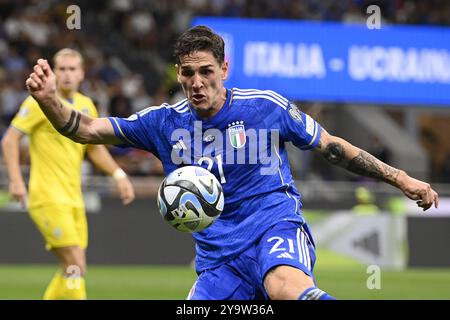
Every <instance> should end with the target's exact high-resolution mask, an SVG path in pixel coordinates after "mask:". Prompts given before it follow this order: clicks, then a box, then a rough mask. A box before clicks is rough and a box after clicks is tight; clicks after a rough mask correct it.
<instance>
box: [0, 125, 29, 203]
mask: <svg viewBox="0 0 450 320" xmlns="http://www.w3.org/2000/svg"><path fill="white" fill-rule="evenodd" d="M23 136H24V134H23V133H22V132H20V131H19V130H17V129H16V128H14V127H9V128H8V130H6V133H5V135H4V136H3V139H2V151H3V159H4V161H5V165H6V168H7V170H8V177H9V194H10V195H11V197H12V198H13V200H15V201H19V202H20V203H21V205H22V207H23V208H25V206H26V197H27V188H26V186H25V181H24V179H23V176H22V172H21V170H20V162H19V160H20V140H21V139H22V137H23Z"/></svg>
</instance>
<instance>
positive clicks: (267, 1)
mask: <svg viewBox="0 0 450 320" xmlns="http://www.w3.org/2000/svg"><path fill="white" fill-rule="evenodd" d="M72 4H74V2H73V1H65V0H64V1H56V0H46V1H40V0H0V7H1V10H0V21H1V23H0V61H1V63H0V115H1V119H0V134H3V132H4V130H5V129H6V128H7V126H8V125H9V122H10V121H11V119H12V117H13V116H14V114H15V113H16V112H17V110H18V107H19V105H20V103H21V102H22V101H23V100H24V99H25V98H26V96H27V95H28V94H27V91H26V89H25V86H24V81H25V79H26V78H27V77H28V75H29V73H30V70H31V67H32V65H33V64H34V63H35V61H36V59H37V58H39V57H51V56H52V55H53V54H54V53H55V52H56V51H57V50H59V49H61V48H64V47H72V48H75V49H78V50H80V51H81V52H82V53H83V55H84V57H85V61H84V65H85V69H86V78H85V81H84V83H83V85H82V88H81V89H82V90H81V91H82V92H83V93H84V94H86V95H87V96H89V97H91V98H92V99H93V100H94V102H95V104H96V105H97V108H98V110H99V114H100V115H101V116H107V115H112V116H125V117H126V116H128V115H130V114H132V113H134V112H136V111H138V110H140V109H142V108H144V107H146V106H149V105H158V104H160V103H162V102H166V101H169V102H175V101H177V100H178V99H179V98H180V97H181V96H182V93H181V91H180V87H179V86H178V84H177V82H176V75H175V69H174V66H173V65H174V58H173V56H172V51H173V50H172V49H173V48H172V44H173V43H174V40H175V39H176V38H177V36H178V35H179V34H180V33H181V32H182V31H183V30H185V29H186V28H188V27H189V25H190V23H191V19H192V17H193V16H195V15H211V16H225V17H252V18H283V19H307V20H319V21H343V22H348V23H354V22H365V21H366V20H365V19H366V8H367V6H368V5H371V4H376V5H378V6H379V7H380V8H381V13H382V18H383V20H384V22H386V23H403V24H423V25H450V2H448V1H445V0H431V1H420V0H384V1H365V0H345V1H332V0H323V1H315V0H305V1H299V0H279V1H271V0H211V1H209V0H171V1H165V0H152V1H144V0H111V1H108V0H99V1H89V0H86V1H76V2H75V4H77V5H78V6H79V7H80V8H81V28H80V29H79V30H77V29H75V30H68V28H67V26H66V19H67V17H68V13H67V12H66V10H67V7H68V6H69V5H72ZM302 105H304V106H305V108H306V111H307V112H310V113H312V114H313V115H314V116H315V117H316V118H317V119H318V121H319V122H320V121H322V120H324V121H325V122H326V119H325V118H326V116H327V112H326V110H325V109H326V108H322V106H321V105H320V104H318V103H304V104H302ZM422 122H424V121H422ZM425 122H426V121H425ZM449 130H450V129H449V128H448V127H447V128H446V129H445V126H444V132H442V130H441V131H437V132H436V133H434V134H435V135H445V132H447V134H446V136H447V137H448V136H450V132H448V131H449ZM422 133H423V134H424V135H425V134H427V133H428V135H427V136H426V137H428V139H432V140H433V139H439V136H433V135H432V134H429V131H426V130H422ZM430 136H431V138H429V137H430ZM426 137H425V138H426ZM432 142H433V141H431V146H432V145H433V143H432ZM428 144H430V141H428V140H427V141H425V142H424V146H425V148H428V147H427V146H428ZM431 146H430V148H431ZM381 148H382V146H381ZM428 149H429V148H428ZM445 150H447V151H438V152H440V153H441V154H439V156H438V158H439V159H440V160H439V161H437V160H435V159H433V161H432V164H433V168H432V172H433V176H434V177H435V178H437V177H439V179H440V180H444V181H447V182H450V169H449V168H448V163H450V161H448V160H445V159H450V146H449V148H447V149H445ZM111 152H112V153H113V155H114V157H115V158H116V159H117V161H118V162H119V164H120V165H121V166H122V167H123V168H124V169H125V170H126V171H127V172H128V173H130V174H131V175H143V176H146V175H161V174H162V168H161V165H160V164H159V161H158V160H157V159H156V158H155V157H154V156H152V155H150V154H148V153H145V152H141V151H138V150H135V149H120V148H116V147H113V148H111ZM308 158H309V159H308ZM310 158H311V156H306V155H305V156H304V158H303V159H302V161H303V166H304V165H305V163H306V164H308V163H311V159H310ZM442 159H443V160H442ZM24 161H25V162H26V161H27V159H26V158H24ZM301 165H302V164H301V162H299V164H298V166H299V167H294V168H293V169H294V170H293V171H294V173H300V172H301V171H302V170H303V169H302V168H301V167H300V166H301ZM322 169H323V168H321V167H320V165H319V166H318V167H317V168H315V171H316V172H317V173H319V172H320V175H321V176H324V175H325V176H326V172H325V173H324V170H322Z"/></svg>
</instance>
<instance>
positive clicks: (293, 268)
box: [257, 221, 334, 300]
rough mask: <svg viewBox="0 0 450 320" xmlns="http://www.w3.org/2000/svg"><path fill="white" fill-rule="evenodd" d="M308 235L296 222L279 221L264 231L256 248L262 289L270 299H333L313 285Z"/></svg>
mask: <svg viewBox="0 0 450 320" xmlns="http://www.w3.org/2000/svg"><path fill="white" fill-rule="evenodd" d="M310 238H311V236H310V234H308V233H307V232H306V231H305V229H304V228H303V227H302V226H301V225H300V223H298V222H292V221H283V222H281V223H278V224H277V225H275V226H274V227H273V228H271V229H270V230H269V231H267V232H266V233H265V234H264V236H263V238H262V239H261V242H260V243H259V245H258V247H257V249H258V261H259V264H260V272H261V275H262V277H261V278H262V281H263V287H264V291H265V293H266V294H267V296H268V298H270V299H272V300H297V299H301V300H319V299H321V300H325V299H334V298H333V297H331V296H330V295H328V294H327V293H326V292H324V291H322V290H320V289H319V288H317V287H316V286H315V280H314V276H313V273H312V271H313V268H314V263H315V260H316V256H315V248H314V245H313V244H312V241H311V240H310Z"/></svg>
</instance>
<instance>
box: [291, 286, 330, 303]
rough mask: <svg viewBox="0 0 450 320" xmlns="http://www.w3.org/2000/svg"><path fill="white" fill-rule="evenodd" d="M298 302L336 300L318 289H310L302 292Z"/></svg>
mask: <svg viewBox="0 0 450 320" xmlns="http://www.w3.org/2000/svg"><path fill="white" fill-rule="evenodd" d="M298 300H336V298H335V297H333V296H330V295H329V294H328V293H326V292H325V291H323V290H320V289H319V288H316V287H311V288H308V289H306V290H305V291H303V293H302V294H301V295H300V296H299V297H298Z"/></svg>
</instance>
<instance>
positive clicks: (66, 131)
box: [58, 110, 81, 136]
mask: <svg viewBox="0 0 450 320" xmlns="http://www.w3.org/2000/svg"><path fill="white" fill-rule="evenodd" d="M80 119H81V113H80V112H78V111H75V110H72V112H71V113H70V118H69V121H67V123H66V124H65V125H64V127H62V128H61V129H59V130H58V131H59V132H60V133H61V134H63V135H65V136H71V135H73V134H75V133H76V132H77V130H78V127H79V126H80Z"/></svg>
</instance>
